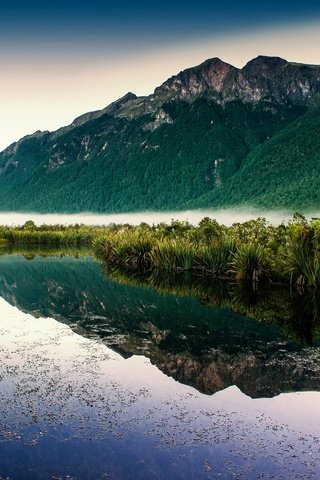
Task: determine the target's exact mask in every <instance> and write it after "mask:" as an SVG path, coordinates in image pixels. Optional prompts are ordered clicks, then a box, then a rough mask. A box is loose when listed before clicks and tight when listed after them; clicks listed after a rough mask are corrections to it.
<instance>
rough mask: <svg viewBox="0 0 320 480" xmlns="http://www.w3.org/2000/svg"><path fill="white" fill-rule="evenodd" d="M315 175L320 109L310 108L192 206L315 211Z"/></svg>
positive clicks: (318, 180) (319, 181) (319, 199)
mask: <svg viewBox="0 0 320 480" xmlns="http://www.w3.org/2000/svg"><path fill="white" fill-rule="evenodd" d="M319 172H320V108H314V109H312V110H310V111H308V112H307V113H305V114H304V115H302V116H301V117H299V118H298V119H297V120H296V121H295V122H293V123H292V124H290V125H288V126H287V127H286V128H284V129H283V130H281V131H280V132H279V133H277V134H275V135H274V136H273V137H272V138H270V139H268V140H266V141H265V142H264V143H263V144H262V145H259V146H258V147H256V148H254V149H253V150H252V151H251V152H250V154H249V155H248V156H247V157H246V159H245V160H244V162H243V164H242V166H241V168H240V169H239V171H238V172H236V174H235V175H233V176H232V177H231V178H230V180H229V182H227V184H226V185H224V186H223V187H221V188H220V189H219V190H216V191H214V192H209V194H206V195H204V196H202V197H201V198H199V199H198V200H197V201H196V202H195V203H193V204H192V205H193V206H198V207H205V206H208V205H212V206H221V205H239V204H242V205H244V204H249V205H255V206H262V207H268V208H269V207H288V206H291V207H292V208H293V209H299V208H304V209H311V208H316V207H319V204H320V175H319Z"/></svg>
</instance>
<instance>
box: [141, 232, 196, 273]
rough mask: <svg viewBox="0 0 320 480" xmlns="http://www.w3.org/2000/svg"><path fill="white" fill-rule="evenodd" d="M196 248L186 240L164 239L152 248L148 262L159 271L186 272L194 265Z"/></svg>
mask: <svg viewBox="0 0 320 480" xmlns="http://www.w3.org/2000/svg"><path fill="white" fill-rule="evenodd" d="M196 256H197V247H196V245H195V244H193V243H192V242H190V241H189V240H187V239H181V240H176V239H164V240H162V241H158V242H156V243H155V245H154V246H153V248H152V250H151V253H150V260H151V264H152V266H153V268H155V269H159V270H172V271H179V270H181V271H188V270H191V269H192V268H193V267H194V266H195V264H196Z"/></svg>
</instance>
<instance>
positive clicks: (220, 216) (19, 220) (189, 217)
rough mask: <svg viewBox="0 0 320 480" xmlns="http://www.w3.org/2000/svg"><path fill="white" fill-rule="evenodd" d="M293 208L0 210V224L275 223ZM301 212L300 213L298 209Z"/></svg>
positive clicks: (310, 214) (289, 215)
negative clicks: (103, 211) (107, 211)
mask: <svg viewBox="0 0 320 480" xmlns="http://www.w3.org/2000/svg"><path fill="white" fill-rule="evenodd" d="M293 213H294V212H293V211H288V210H268V211H267V210H258V209H252V208H250V209H248V208H246V209H221V210H185V211H180V212H179V211H178V212H176V211H172V212H135V213H117V214H96V213H90V212H88V213H77V214H60V213H59V214H56V213H54V214H52V213H50V214H49V213H48V214H39V213H32V212H30V213H28V212H23V213H22V212H0V225H7V226H21V225H23V224H24V223H25V222H26V221H27V220H32V221H33V222H34V223H35V224H36V225H38V226H40V225H44V224H45V225H57V224H59V225H66V226H67V225H74V224H76V223H77V224H83V225H92V226H95V225H109V224H111V223H117V224H124V223H128V224H130V225H139V224H140V223H141V222H145V223H148V224H149V225H152V224H155V225H157V224H158V223H160V222H165V223H171V220H180V221H188V222H189V223H191V224H192V225H197V224H198V223H199V222H200V220H202V219H203V218H204V217H209V218H212V219H216V220H217V221H218V223H220V224H224V225H226V226H230V225H232V224H233V223H238V222H239V223H242V222H246V221H248V220H251V219H255V218H258V217H265V218H266V219H267V221H268V222H269V223H271V224H272V225H279V224H280V223H282V222H287V221H288V220H290V219H291V218H292V215H293ZM302 213H304V212H302ZM305 215H306V218H308V219H310V218H313V217H320V211H316V212H308V213H305Z"/></svg>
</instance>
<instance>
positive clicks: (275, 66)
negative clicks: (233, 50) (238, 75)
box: [242, 55, 288, 78]
mask: <svg viewBox="0 0 320 480" xmlns="http://www.w3.org/2000/svg"><path fill="white" fill-rule="evenodd" d="M287 65H288V62H287V61H286V60H284V59H283V58H280V57H267V56H264V55H259V56H258V57H256V58H254V59H252V60H250V62H248V63H247V64H246V65H245V66H244V67H243V69H242V70H243V71H245V72H249V73H251V74H252V75H262V76H264V77H268V78H270V77H272V76H273V75H275V74H277V73H278V72H279V71H280V70H282V69H283V68H284V67H286V66H287Z"/></svg>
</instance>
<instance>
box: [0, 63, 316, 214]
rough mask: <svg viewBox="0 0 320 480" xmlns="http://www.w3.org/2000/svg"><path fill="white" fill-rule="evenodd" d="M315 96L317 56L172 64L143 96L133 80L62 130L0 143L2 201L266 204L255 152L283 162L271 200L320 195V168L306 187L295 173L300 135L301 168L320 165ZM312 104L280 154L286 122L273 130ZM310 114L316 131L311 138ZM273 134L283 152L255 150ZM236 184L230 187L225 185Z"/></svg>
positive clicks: (34, 204)
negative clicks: (308, 61) (176, 68)
mask: <svg viewBox="0 0 320 480" xmlns="http://www.w3.org/2000/svg"><path fill="white" fill-rule="evenodd" d="M319 99H320V67H319V66H313V65H302V64H295V63H290V62H287V61H286V60H283V59H281V58H278V57H264V56H259V57H257V58H255V59H253V60H251V61H250V62H249V63H248V64H247V65H245V66H244V67H243V68H242V69H238V68H235V67H233V66H232V65H229V64H228V63H225V62H223V61H222V60H220V59H219V58H212V59H209V60H206V61H205V62H203V63H202V64H200V65H198V66H196V67H192V68H188V69H186V70H184V71H182V72H180V73H178V74H177V75H174V76H172V77H171V78H169V79H168V80H167V81H166V82H164V83H163V84H162V85H161V86H159V87H158V88H156V89H155V91H154V93H153V94H151V95H149V96H148V97H137V96H136V95H134V94H133V93H131V92H129V93H127V94H126V95H124V96H123V97H122V98H120V99H119V100H117V101H115V102H113V103H112V104H111V105H108V106H107V107H106V108H104V109H102V110H99V111H95V112H89V113H86V114H84V115H82V116H80V117H78V118H76V119H75V120H74V121H73V122H72V124H71V125H69V126H67V127H63V128H61V129H59V130H57V131H56V132H52V133H49V132H36V133H35V134H33V135H28V136H27V137H24V138H23V139H21V140H20V141H19V142H16V143H14V144H13V145H10V146H9V147H8V148H7V149H6V150H4V151H3V152H2V153H0V205H1V209H3V210H33V211H45V212H50V211H51V212H54V211H56V212H59V211H60V212H61V211H63V212H77V211H98V212H114V211H133V210H135V211H137V210H145V209H156V210H160V209H182V208H198V207H211V206H221V205H225V204H226V203H227V201H228V199H232V202H233V203H235V204H239V203H251V204H253V205H254V204H255V203H256V204H257V206H258V205H259V204H263V206H267V207H268V206H271V201H273V198H272V197H270V195H271V192H272V191H273V190H274V185H272V182H271V181H270V182H269V180H270V178H269V177H270V175H269V174H268V175H269V176H267V178H265V177H266V176H265V173H263V172H265V170H266V168H265V167H263V168H261V169H260V164H264V163H265V162H267V163H268V162H269V157H270V158H272V159H273V161H275V162H276V164H277V165H279V167H282V166H283V165H284V167H285V168H284V169H283V171H282V173H281V174H280V175H278V177H277V188H278V187H279V189H280V192H279V193H277V196H276V197H275V198H279V204H275V205H272V206H281V207H284V206H285V207H290V208H296V209H297V208H299V206H300V205H302V204H301V202H304V204H303V205H302V207H304V206H305V205H307V206H309V207H313V206H314V205H317V204H318V202H320V193H319V189H318V188H316V187H317V186H316V185H313V183H314V182H315V180H314V179H315V176H314V175H313V177H312V178H313V180H312V179H311V183H310V185H311V186H310V188H311V187H314V188H313V189H312V188H311V189H312V192H310V195H309V196H308V195H306V194H305V192H304V193H303V195H302V193H301V185H298V184H297V185H295V181H293V180H292V178H289V177H290V172H292V171H294V169H295V168H296V167H295V166H296V165H297V164H298V163H299V161H300V160H299V159H297V158H296V156H295V155H297V152H298V151H299V149H300V147H301V146H304V147H305V151H304V152H303V155H304V159H308V160H306V161H305V163H304V164H303V165H302V166H301V171H299V172H296V173H297V175H296V177H299V178H303V177H304V176H305V174H306V172H307V170H308V172H309V171H317V169H318V162H317V157H316V154H315V151H318V150H319V149H318V146H317V144H316V142H317V141H318V140H317V138H319V136H318V135H317V134H316V131H317V128H318V127H317V123H316V122H317V119H318V118H319V115H318V112H317V110H316V109H317V106H318V105H319ZM313 111H315V112H316V113H314V115H315V119H316V121H314V119H312V120H310V119H309V120H307V126H306V127H305V128H304V130H303V128H301V129H300V127H299V126H298V128H299V132H300V131H302V130H303V134H302V135H300V137H301V138H298V137H297V135H296V132H295V133H294V138H295V139H296V141H297V142H298V144H297V145H296V146H295V147H294V148H292V152H290V157H289V158H288V159H287V158H286V161H285V162H283V160H282V159H283V157H284V155H285V154H284V153H283V152H282V150H281V149H284V151H285V152H287V148H286V143H285V141H284V139H283V138H287V137H288V136H289V135H290V134H287V136H286V135H284V136H283V137H281V138H280V140H278V139H277V138H278V137H277V135H278V134H279V132H282V131H285V130H286V128H287V127H288V126H289V125H291V124H292V122H294V120H296V119H298V118H299V119H301V125H302V126H303V125H304V115H305V114H306V113H307V112H313ZM308 122H309V123H308ZM310 123H311V125H313V129H315V132H314V133H312V136H313V139H314V141H313V145H310V147H308V145H307V143H308V142H307V141H306V140H307V138H308V136H309V135H310V128H309V124H310ZM299 125H300V124H299ZM270 138H276V141H275V144H276V148H275V150H276V152H279V160H277V158H275V155H274V152H272V156H271V154H270V152H269V151H268V149H267V148H266V152H263V158H260V157H261V149H259V147H260V145H262V144H263V145H268V142H269V139H270ZM319 141H320V140H319ZM286 142H287V140H286ZM279 143H280V145H278V144H279ZM306 145H307V146H306ZM256 152H257V155H258V156H259V155H260V157H259V160H258V161H257V162H256V163H257V165H254V166H252V167H251V166H250V169H249V170H250V171H253V172H254V175H255V178H257V182H258V183H257V185H258V186H257V189H256V191H252V193H251V197H249V196H248V193H247V192H248V188H247V186H246V185H245V182H244V180H243V178H244V177H246V176H247V174H246V173H245V174H243V175H242V167H243V166H244V167H245V166H246V164H247V163H248V162H247V158H251V157H252V156H254V158H255V155H256ZM281 152H282V153H281ZM300 163H301V162H300ZM299 165H300V164H299ZM299 168H300V167H299ZM260 173H261V175H264V176H263V177H261V179H260V180H259V175H260ZM241 175H242V176H241ZM308 175H309V173H308ZM238 176H239V178H238ZM232 182H233V183H232ZM259 182H260V183H259ZM254 183H255V182H254ZM269 183H270V185H269ZM229 184H230V185H231V184H232V192H231V193H230V192H229V191H227V190H225V189H226V187H227V186H228V185H229ZM251 184H252V182H250V185H251ZM251 190H252V189H251ZM262 191H263V192H264V196H262V197H261V199H260V198H258V194H259V195H260V193H261V192H262ZM235 192H236V195H235ZM283 192H285V195H284V194H283ZM317 192H318V193H317ZM268 195H269V196H268ZM270 198H271V200H270ZM293 200H294V201H295V202H296V204H294V205H293V203H292V201H293ZM230 201H231V200H230ZM299 202H300V203H299ZM310 202H313V204H312V205H311V204H310Z"/></svg>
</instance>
